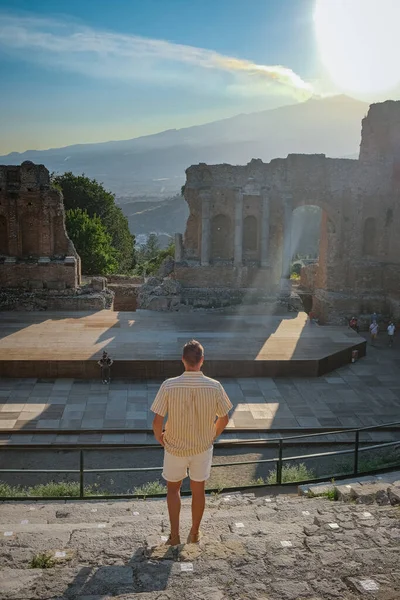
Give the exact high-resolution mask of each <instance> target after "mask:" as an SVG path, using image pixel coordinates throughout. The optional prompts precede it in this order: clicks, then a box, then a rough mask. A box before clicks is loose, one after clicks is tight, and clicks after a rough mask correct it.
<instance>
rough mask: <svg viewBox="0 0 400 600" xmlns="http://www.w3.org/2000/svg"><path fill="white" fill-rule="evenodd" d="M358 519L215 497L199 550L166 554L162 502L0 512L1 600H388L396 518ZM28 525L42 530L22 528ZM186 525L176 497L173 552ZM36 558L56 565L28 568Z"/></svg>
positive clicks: (395, 584)
mask: <svg viewBox="0 0 400 600" xmlns="http://www.w3.org/2000/svg"><path fill="white" fill-rule="evenodd" d="M32 507H33V508H34V509H35V510H30V509H31V508H32ZM93 508H96V509H97V511H96V512H94V513H93V512H92V510H93ZM368 511H369V513H368V515H366V511H365V507H362V506H359V505H356V504H343V503H334V502H330V501H329V500H327V499H326V498H311V499H308V498H306V497H298V496H290V495H277V496H259V497H256V496H254V495H251V494H247V495H244V494H238V493H235V494H221V495H220V496H216V497H214V498H212V499H211V498H209V499H208V502H207V507H206V512H205V515H204V521H203V526H202V530H203V534H204V537H203V538H202V540H201V542H200V544H199V545H193V544H191V545H187V544H184V543H182V545H181V546H178V547H175V548H172V549H171V548H169V547H167V546H165V543H164V540H165V538H166V536H167V535H168V519H167V510H166V502H165V500H164V499H163V500H145V501H143V500H142V501H123V500H121V501H110V502H105V501H99V502H81V501H79V502H41V503H29V502H28V503H26V504H25V503H23V504H21V503H6V502H5V503H3V504H1V505H0V521H1V523H0V527H1V528H2V527H4V525H6V526H7V528H8V529H7V531H12V530H13V533H12V535H9V536H4V535H3V536H1V537H0V598H1V600H56V599H57V600H75V599H77V600H106V599H107V600H108V599H109V598H111V597H112V598H115V599H120V600H172V599H175V598H176V599H177V600H194V599H196V600H239V599H240V600H242V599H243V600H244V599H246V600H248V599H249V598H251V599H252V600H253V599H254V600H265V599H267V598H268V600H299V599H300V598H301V599H302V600H303V599H311V598H312V599H314V600H328V599H329V600H331V599H332V598H340V599H341V600H357V599H358V598H360V597H361V595H363V594H367V593H368V594H370V591H369V590H378V592H379V596H378V595H374V594H371V595H370V596H369V597H371V598H382V599H385V600H397V599H398V598H399V597H400V573H399V569H398V547H399V539H400V519H399V518H398V511H397V509H395V508H393V507H392V506H377V505H372V506H371V507H368ZM134 513H139V514H134ZM30 518H31V519H32V520H33V519H34V518H38V519H41V520H42V521H43V522H29V523H21V521H22V520H26V519H28V520H29V519H30ZM93 519H94V520H93ZM96 520H98V523H97V521H96ZM190 520H191V513H190V498H184V499H183V502H182V537H181V540H182V542H185V537H186V535H187V533H188V531H189V527H190ZM98 524H104V525H105V527H100V528H99V527H98ZM41 553H45V554H47V555H48V556H49V557H51V558H52V559H53V560H54V565H53V566H51V565H50V568H39V569H36V568H35V569H33V568H30V566H31V561H32V558H33V557H35V556H38V554H41Z"/></svg>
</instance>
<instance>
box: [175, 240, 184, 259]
mask: <svg viewBox="0 0 400 600" xmlns="http://www.w3.org/2000/svg"><path fill="white" fill-rule="evenodd" d="M182 259H183V242H182V234H181V233H176V234H175V262H177V263H179V262H181V261H182Z"/></svg>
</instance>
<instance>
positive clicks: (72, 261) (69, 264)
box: [64, 256, 76, 267]
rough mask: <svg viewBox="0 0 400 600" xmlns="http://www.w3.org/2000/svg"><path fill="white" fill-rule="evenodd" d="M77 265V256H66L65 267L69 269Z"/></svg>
mask: <svg viewBox="0 0 400 600" xmlns="http://www.w3.org/2000/svg"><path fill="white" fill-rule="evenodd" d="M75 264H76V258H75V256H66V257H65V258H64V265H66V266H67V267H74V266H75Z"/></svg>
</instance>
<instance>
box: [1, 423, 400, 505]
mask: <svg viewBox="0 0 400 600" xmlns="http://www.w3.org/2000/svg"><path fill="white" fill-rule="evenodd" d="M397 426H400V421H396V422H392V423H386V424H383V425H372V426H368V427H360V428H354V429H347V430H345V431H344V430H343V429H341V430H334V431H326V432H324V433H321V432H319V433H309V434H303V435H294V436H289V437H284V438H282V437H279V438H272V439H268V440H256V441H255V440H248V441H247V442H246V441H243V440H240V441H235V440H231V441H224V442H222V443H218V442H217V443H216V444H215V447H216V448H218V447H219V446H220V447H234V446H244V445H248V446H249V447H250V446H253V447H254V445H257V446H270V445H271V444H274V445H277V446H278V456H277V457H275V458H266V459H262V460H249V461H236V462H231V463H225V462H223V463H215V464H213V465H212V468H213V469H216V468H220V467H238V466H241V465H260V464H267V463H275V465H276V483H275V484H263V485H262V486H260V487H267V486H268V485H269V486H271V485H294V484H296V485H301V484H306V483H311V482H313V483H316V482H319V481H325V480H326V479H330V478H335V479H338V480H340V479H344V478H347V477H352V476H353V477H356V476H357V475H360V474H362V475H368V474H372V473H376V472H384V471H390V470H393V469H395V468H400V458H399V460H398V461H395V462H393V463H390V464H386V465H382V467H378V468H375V469H369V470H364V471H361V472H360V469H359V458H360V453H362V452H367V451H371V450H382V449H383V448H390V447H397V446H400V439H399V440H396V441H392V442H382V443H375V444H373V445H370V446H367V445H365V444H366V442H362V441H360V433H362V432H368V431H376V430H383V429H389V430H390V429H391V428H396V427H397ZM63 433H65V432H63ZM343 433H346V434H351V433H354V443H353V447H352V448H350V449H346V450H334V451H329V452H319V453H312V454H302V455H296V456H287V457H284V456H283V450H284V446H285V443H287V442H289V441H290V442H291V445H293V440H297V441H299V445H302V440H305V439H309V438H315V437H323V436H327V435H338V434H341V435H343ZM325 443H328V442H325ZM339 443H340V442H339ZM148 448H160V449H161V447H160V446H159V445H158V444H146V445H143V444H123V445H122V444H121V445H120V444H118V445H113V446H112V447H107V446H105V445H103V446H101V445H99V446H89V445H85V447H82V446H73V447H71V445H68V444H63V445H61V444H60V445H53V444H52V445H51V446H49V445H48V446H44V445H42V444H31V443H30V444H29V445H17V444H10V445H4V446H2V447H1V450H0V451H2V452H10V451H12V452H13V451H25V452H26V451H27V450H29V452H30V451H32V450H33V451H49V450H52V451H59V450H69V451H71V452H74V451H75V452H79V469H78V468H77V469H0V474H2V473H19V474H28V473H41V474H43V473H45V474H51V473H57V474H60V473H63V474H79V496H7V497H4V498H3V500H6V501H15V500H49V499H52V498H54V499H57V500H74V499H97V500H99V499H112V498H141V497H143V496H144V495H145V496H146V497H158V496H162V495H164V494H135V493H132V494H95V495H94V494H85V474H89V473H97V474H99V473H134V472H138V473H147V472H153V471H162V469H163V467H161V466H160V467H118V468H95V469H92V468H85V452H87V451H92V452H93V451H96V452H107V451H110V450H116V449H118V450H133V449H136V450H137V449H148ZM348 454H353V471H352V472H350V473H332V474H330V475H327V476H324V477H320V478H313V479H308V480H303V481H291V482H283V481H282V473H283V466H284V463H286V462H289V461H296V460H307V459H315V458H324V457H335V456H341V455H348ZM254 487H255V485H254V484H248V485H242V486H236V487H234V488H233V487H229V488H228V487H224V490H225V491H234V490H244V489H248V488H254ZM207 491H208V492H211V491H213V490H207ZM182 493H183V494H184V495H185V494H186V495H188V494H190V492H188V491H187V492H186V491H183V492H182ZM1 499H2V498H1V497H0V500H1Z"/></svg>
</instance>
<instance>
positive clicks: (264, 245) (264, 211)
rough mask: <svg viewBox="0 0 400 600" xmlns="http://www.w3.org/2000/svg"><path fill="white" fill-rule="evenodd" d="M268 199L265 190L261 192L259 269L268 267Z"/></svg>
mask: <svg viewBox="0 0 400 600" xmlns="http://www.w3.org/2000/svg"><path fill="white" fill-rule="evenodd" d="M268 250H269V197H268V192H267V190H265V189H263V190H261V232H260V261H261V267H268V266H269V255H268Z"/></svg>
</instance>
